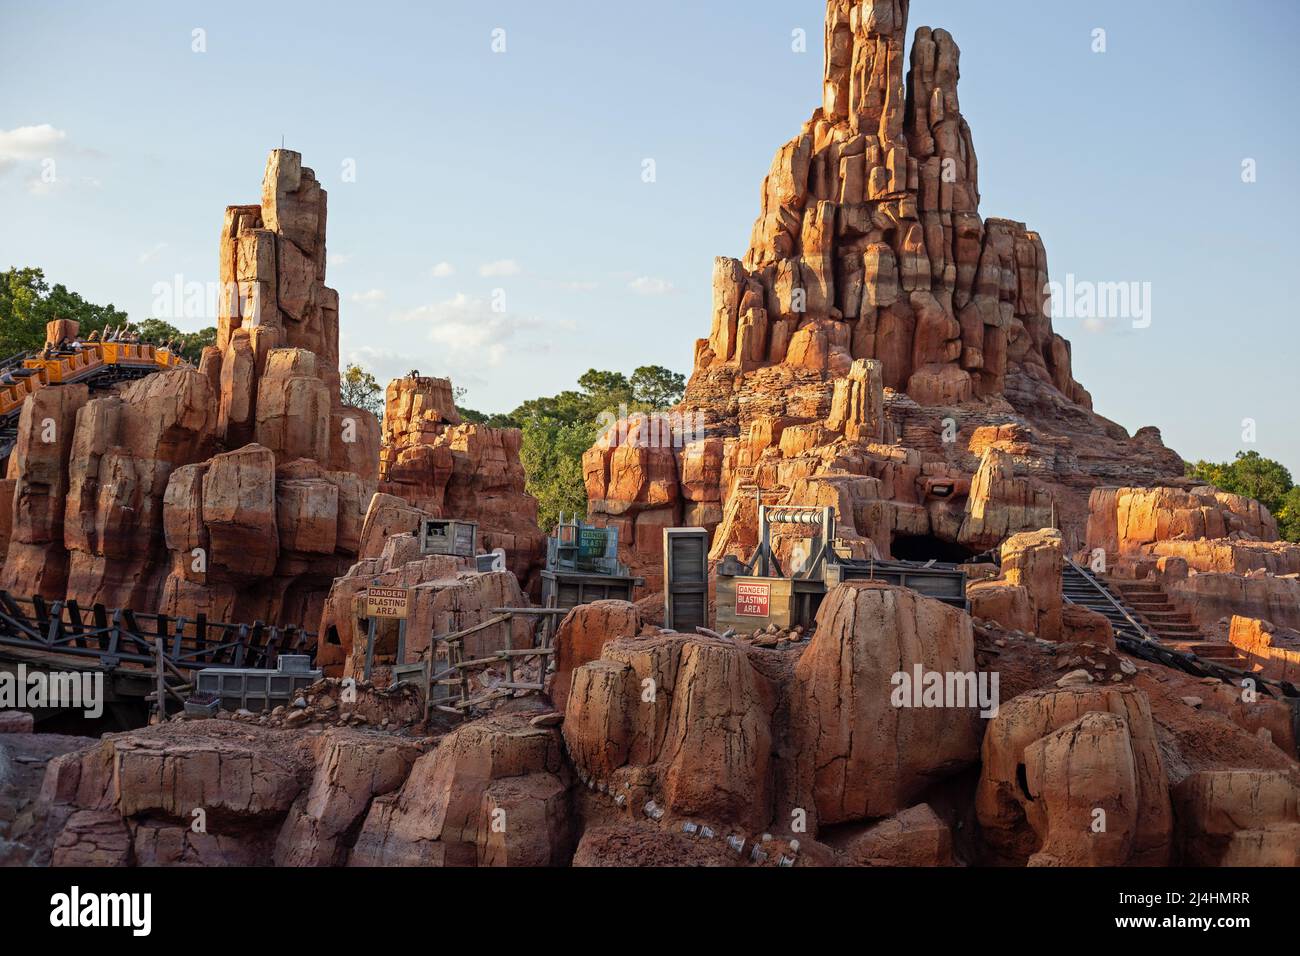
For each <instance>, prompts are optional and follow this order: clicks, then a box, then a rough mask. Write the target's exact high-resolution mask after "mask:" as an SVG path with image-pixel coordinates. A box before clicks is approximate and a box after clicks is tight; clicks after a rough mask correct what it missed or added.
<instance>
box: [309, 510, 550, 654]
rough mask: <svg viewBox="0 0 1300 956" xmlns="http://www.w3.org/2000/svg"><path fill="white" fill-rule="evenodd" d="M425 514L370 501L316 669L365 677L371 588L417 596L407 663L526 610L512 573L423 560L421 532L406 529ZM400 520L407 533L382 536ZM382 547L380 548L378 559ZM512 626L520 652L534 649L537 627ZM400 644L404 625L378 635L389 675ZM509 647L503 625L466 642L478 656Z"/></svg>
mask: <svg viewBox="0 0 1300 956" xmlns="http://www.w3.org/2000/svg"><path fill="white" fill-rule="evenodd" d="M422 515H423V512H420V511H419V510H418V509H414V508H411V507H410V506H408V505H406V504H405V502H403V501H401V500H400V499H396V498H393V497H391V496H389V495H382V494H380V495H375V496H374V498H373V500H372V501H371V503H370V510H369V511H368V512H367V514H366V518H365V529H366V530H365V531H363V532H362V535H363V537H364V539H365V542H366V543H365V545H364V547H363V550H362V551H361V557H360V560H359V561H357V563H356V564H354V565H353V566H352V567H351V568H350V569H349V570H348V572H347V573H346V574H344V575H341V576H340V577H338V578H337V579H336V580H335V581H334V582H333V584H332V586H331V587H330V590H329V595H328V597H327V599H326V600H325V604H324V608H323V611H322V612H321V613H320V615H319V618H318V620H319V621H320V630H319V635H320V636H319V638H318V640H317V648H316V663H317V665H318V666H321V667H323V668H325V670H326V672H327V673H328V674H329V675H331V676H357V677H360V676H361V674H362V673H363V665H364V662H365V645H366V641H365V636H366V621H365V620H364V618H365V614H364V609H363V608H361V607H360V606H359V605H358V601H359V600H364V598H363V597H362V594H363V592H364V591H365V590H366V589H367V588H368V587H369V586H370V585H372V584H375V585H379V586H382V587H403V588H409V589H410V590H411V601H410V610H409V617H408V618H407V622H406V623H407V643H406V650H407V655H408V656H407V660H408V662H409V661H413V660H417V659H420V658H421V656H422V655H426V654H427V653H428V650H429V645H430V643H431V639H432V637H433V635H436V634H451V633H453V632H455V631H458V630H462V629H464V628H467V627H472V626H474V625H475V624H481V623H482V622H483V621H486V620H487V619H488V618H490V617H492V616H493V615H492V613H491V610H492V608H495V607H524V606H526V605H527V603H528V602H527V600H526V598H525V597H524V595H523V592H522V591H521V590H520V587H519V582H518V579H516V578H515V576H514V575H513V574H511V573H510V572H509V571H497V572H491V573H487V574H480V573H478V572H477V571H475V570H474V568H473V565H472V564H471V563H470V561H469V560H467V559H464V558H457V557H453V556H451V555H440V554H434V555H427V556H421V555H420V553H419V551H420V549H419V542H418V541H417V539H416V536H415V534H413V533H412V532H411V531H409V530H405V529H409V528H412V527H413V526H414V525H415V524H418V522H419V518H420V516H422ZM395 520H396V521H398V522H399V525H400V527H402V528H403V530H401V531H396V530H394V531H392V532H391V533H389V534H388V535H387V537H384V536H382V535H381V534H379V533H378V532H379V530H380V529H382V528H383V527H384V526H385V525H386V524H388V523H389V522H393V521H395ZM376 548H379V549H380V550H379V553H378V554H376V553H375V549H376ZM510 626H511V627H512V629H513V638H512V639H513V641H514V646H515V647H527V646H530V643H531V640H532V625H531V623H530V622H529V621H527V620H525V619H523V618H519V619H516V620H515V622H514V623H513V624H512V625H510ZM397 640H398V624H397V622H396V621H383V622H381V623H380V626H379V627H378V629H377V632H376V661H377V662H378V664H379V666H380V668H381V669H382V670H383V671H384V672H386V670H387V667H388V666H389V665H391V664H392V663H393V661H394V660H395V659H396V653H397ZM504 646H505V630H504V626H502V627H497V628H491V629H489V630H487V631H483V632H481V633H479V634H477V635H474V636H472V637H471V638H470V639H469V640H467V642H466V651H467V652H468V653H469V654H470V655H471V657H475V656H482V655H483V654H486V653H488V652H490V651H495V650H498V649H500V648H502V647H504ZM376 673H377V674H378V673H379V672H378V671H377V672H376Z"/></svg>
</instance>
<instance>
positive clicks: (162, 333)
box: [83, 319, 217, 365]
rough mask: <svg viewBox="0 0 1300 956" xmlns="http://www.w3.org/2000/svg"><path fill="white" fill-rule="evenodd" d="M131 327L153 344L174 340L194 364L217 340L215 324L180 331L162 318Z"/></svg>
mask: <svg viewBox="0 0 1300 956" xmlns="http://www.w3.org/2000/svg"><path fill="white" fill-rule="evenodd" d="M133 328H134V329H135V330H136V331H137V332H138V333H139V334H140V341H142V342H149V343H152V344H153V345H165V344H166V343H168V342H174V343H175V345H176V350H177V351H178V352H179V353H180V354H181V355H183V356H184V357H185V359H186V360H187V361H189V362H191V363H192V364H194V365H198V364H199V359H201V358H202V357H203V350H204V349H205V348H207V347H208V346H209V345H214V344H215V343H216V341H217V329H216V327H215V326H208V328H206V329H200V330H199V331H198V332H182V331H181V330H180V329H178V328H176V326H174V325H172V324H171V323H170V322H165V321H163V320H162V319H145V320H144V321H143V322H139V323H136V324H135V325H134V326H133ZM83 334H84V330H83Z"/></svg>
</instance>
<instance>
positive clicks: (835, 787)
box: [564, 582, 983, 835]
mask: <svg viewBox="0 0 1300 956" xmlns="http://www.w3.org/2000/svg"><path fill="white" fill-rule="evenodd" d="M593 644H594V642H593ZM792 663H793V660H792V658H791V657H789V656H787V655H786V654H785V653H783V652H780V651H775V650H766V649H763V648H762V647H760V646H758V645H752V644H745V643H733V642H731V641H720V640H717V639H714V638H709V637H689V636H686V635H682V634H674V633H671V632H660V633H657V634H646V635H643V636H640V637H632V638H620V639H617V640H612V641H609V642H608V643H606V644H605V646H604V651H603V653H602V655H601V658H600V659H599V660H595V661H592V662H590V663H587V664H583V665H582V666H580V667H578V668H577V669H576V670H574V671H573V676H572V684H571V689H570V691H569V694H568V699H567V701H566V705H565V718H564V739H565V744H566V746H567V748H568V753H569V756H570V759H571V760H572V761H573V763H574V766H575V767H576V768H577V771H578V774H579V777H580V779H582V780H583V781H585V782H587V783H588V785H589V786H590V787H592V788H594V789H596V790H598V791H599V792H601V793H608V794H610V795H620V796H622V797H624V798H625V801H624V803H623V804H621V806H622V807H623V808H624V810H625V812H630V813H632V814H633V815H636V814H639V813H640V811H641V808H642V807H644V806H645V805H646V803H647V801H650V800H654V801H655V802H656V804H657V805H658V806H659V807H661V808H663V809H664V810H665V811H666V812H667V813H668V814H670V815H671V816H670V819H673V820H679V819H686V820H704V821H714V822H715V823H716V824H717V825H725V826H733V825H736V824H740V825H743V826H745V827H749V828H753V829H758V828H762V827H767V826H771V825H773V822H774V821H775V825H777V826H778V827H783V826H785V825H787V824H786V823H785V821H787V820H789V819H791V818H792V817H791V814H794V813H798V814H799V816H800V818H801V819H805V820H806V821H807V825H808V831H807V832H808V833H809V834H810V835H815V833H816V831H817V828H818V827H819V826H828V825H831V824H837V823H852V822H860V821H864V820H869V819H873V818H877V817H882V816H889V815H892V814H894V813H896V812H898V811H900V810H904V809H906V808H908V807H910V806H911V805H912V804H913V803H915V797H916V796H917V795H918V794H920V793H921V792H922V791H924V790H925V789H926V788H927V787H929V786H931V785H932V784H935V783H937V782H939V781H942V780H945V779H948V778H950V777H952V776H953V775H955V774H957V773H959V772H960V771H961V770H962V769H964V768H966V767H968V766H970V765H972V764H973V763H974V762H975V760H976V759H977V755H978V752H979V740H980V734H981V732H982V723H983V722H982V720H981V719H980V717H979V708H978V706H969V707H951V708H949V707H928V708H927V707H923V706H915V707H905V706H897V707H896V706H895V705H894V702H893V701H892V699H891V698H892V695H893V693H894V691H895V689H896V681H895V680H894V675H895V674H896V673H897V672H899V671H900V670H903V671H906V672H907V674H908V677H909V679H910V678H911V677H912V676H913V674H914V670H915V669H916V668H917V667H919V668H921V669H922V670H923V671H938V672H940V673H945V674H946V673H951V672H955V671H962V672H965V673H969V674H971V675H972V676H974V672H975V660H974V643H973V639H972V635H971V626H970V620H969V618H968V617H967V616H966V615H965V614H963V613H961V612H960V611H957V610H955V609H953V608H950V607H947V606H946V605H943V604H940V603H939V602H937V601H933V600H930V599H927V598H922V597H920V596H918V595H916V594H914V593H913V592H910V591H906V590H903V589H898V588H890V587H887V586H883V585H879V584H874V583H871V582H863V583H861V584H857V583H855V584H852V585H844V586H841V587H839V588H836V589H835V590H834V591H832V592H831V594H830V595H828V597H827V599H826V602H825V603H824V604H823V605H822V609H821V612H820V613H819V616H818V621H817V631H816V633H815V635H814V636H813V639H812V641H811V643H810V644H809V645H808V646H807V648H806V649H805V650H804V651H803V654H802V657H800V658H799V659H798V663H797V664H794V666H791V665H792ZM918 694H919V690H918ZM917 703H918V704H919V703H920V701H919V700H918V701H917Z"/></svg>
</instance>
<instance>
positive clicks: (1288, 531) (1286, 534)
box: [1274, 485, 1300, 541]
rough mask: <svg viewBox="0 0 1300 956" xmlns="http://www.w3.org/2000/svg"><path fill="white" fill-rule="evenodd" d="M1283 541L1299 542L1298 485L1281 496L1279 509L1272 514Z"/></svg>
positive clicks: (1299, 495)
mask: <svg viewBox="0 0 1300 956" xmlns="http://www.w3.org/2000/svg"><path fill="white" fill-rule="evenodd" d="M1274 517H1276V518H1277V530H1278V534H1279V535H1280V536H1281V538H1282V540H1283V541H1300V485H1296V486H1294V487H1292V489H1291V490H1290V491H1288V492H1287V493H1286V494H1285V495H1283V496H1282V504H1281V507H1279V508H1278V509H1277V512H1276V513H1275V514H1274Z"/></svg>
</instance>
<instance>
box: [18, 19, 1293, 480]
mask: <svg viewBox="0 0 1300 956" xmlns="http://www.w3.org/2000/svg"><path fill="white" fill-rule="evenodd" d="M1298 9H1300V5H1297V4H1295V3H1293V2H1290V0H1241V2H1238V3H1233V4H1224V3H1222V2H1217V0H1179V2H1174V0H1146V2H1141V3H1137V2H1133V0H1128V2H1119V0H1094V2H1090V3H1088V4H1078V3H1067V2H1044V0H1000V2H996V3H994V2H985V3H974V2H971V0H913V4H912V16H911V28H912V29H915V27H917V26H920V25H930V26H936V27H938V26H942V27H944V28H946V29H948V30H949V31H950V32H951V33H952V34H953V36H954V37H955V39H956V40H957V42H958V44H959V45H960V46H961V48H962V83H961V87H960V92H961V99H962V109H963V112H964V114H965V116H966V117H967V119H968V121H969V122H970V124H971V127H972V129H973V133H974V140H975V146H976V150H977V152H978V154H979V158H980V176H981V187H982V192H983V205H982V209H981V211H982V213H983V214H984V215H985V216H1003V217H1007V218H1013V219H1018V220H1022V221H1025V222H1027V223H1028V224H1029V225H1030V227H1031V228H1034V229H1036V230H1038V231H1040V232H1041V233H1042V234H1043V237H1044V240H1045V242H1046V245H1047V251H1048V256H1049V260H1050V263H1051V267H1052V273H1053V277H1054V278H1055V279H1057V280H1058V281H1060V280H1064V278H1065V276H1066V274H1067V273H1071V274H1073V275H1075V276H1076V277H1078V278H1079V279H1082V280H1085V281H1097V282H1112V281H1137V282H1150V283H1151V290H1152V292H1151V296H1152V298H1151V304H1152V316H1151V319H1152V321H1151V325H1150V327H1149V328H1145V329H1132V328H1120V327H1116V326H1113V325H1110V326H1107V327H1106V328H1103V329H1101V330H1098V331H1089V330H1087V329H1085V328H1084V327H1083V324H1082V323H1081V322H1080V321H1079V320H1076V319H1064V320H1062V321H1060V322H1058V330H1059V331H1061V332H1062V333H1063V334H1065V335H1066V336H1067V337H1068V338H1070V339H1071V341H1072V342H1073V343H1074V356H1075V372H1076V377H1078V378H1079V379H1080V380H1081V381H1082V382H1083V383H1084V385H1085V386H1086V387H1088V388H1089V389H1090V390H1091V391H1092V393H1093V395H1094V397H1095V399H1096V404H1097V409H1098V411H1100V412H1101V413H1102V414H1104V415H1107V416H1108V417H1110V418H1113V419H1115V420H1116V421H1118V422H1120V423H1121V424H1123V425H1124V426H1125V427H1126V428H1128V429H1129V430H1130V431H1133V430H1136V429H1137V428H1138V427H1140V426H1143V425H1147V424H1155V425H1158V426H1160V427H1161V428H1162V430H1163V432H1164V435H1165V440H1166V442H1167V443H1168V444H1170V445H1171V446H1172V447H1174V448H1175V449H1177V450H1178V451H1179V452H1181V453H1182V454H1183V455H1184V457H1188V458H1198V457H1211V458H1227V457H1230V456H1231V455H1232V453H1233V452H1234V451H1236V450H1237V449H1239V448H1254V449H1257V450H1258V451H1260V452H1261V453H1262V454H1265V455H1269V456H1272V457H1276V458H1279V459H1281V460H1282V461H1283V462H1284V463H1286V464H1287V465H1288V466H1289V467H1290V468H1291V470H1292V471H1293V473H1295V474H1296V476H1297V477H1298V478H1300V428H1297V427H1296V424H1295V421H1294V416H1295V414H1296V406H1297V402H1296V397H1297V389H1296V387H1295V384H1294V383H1295V381H1296V365H1297V358H1300V349H1297V347H1296V340H1297V332H1296V328H1297V322H1298V320H1300V316H1297V307H1296V304H1295V297H1294V295H1293V294H1292V289H1291V280H1292V279H1293V277H1294V276H1295V275H1297V273H1298V272H1300V270H1298V269H1297V265H1296V239H1295V235H1294V234H1295V230H1296V223H1297V222H1298V221H1300V200H1298V199H1297V195H1298V194H1297V188H1296V183H1297V181H1298V177H1300V168H1298V167H1300V133H1298V132H1297V126H1296V123H1295V117H1296V108H1295V104H1294V101H1293V97H1294V96H1295V94H1296V91H1297V89H1300V82H1297V81H1298V80H1300V66H1297V58H1296V57H1295V56H1294V46H1295V44H1296V42H1297V40H1298V39H1300V13H1298V12H1297V10H1298ZM823 12H824V3H823V2H821V0H780V2H778V0H768V2H758V0H745V2H742V0H712V2H709V3H701V2H700V0H657V2H655V3H647V4H632V3H614V4H611V3H609V2H608V0H604V2H594V0H590V2H589V0H569V2H564V0H557V2H555V3H549V4H541V3H537V2H536V0H532V2H488V0H472V2H471V0H463V2H443V3H429V4H402V3H387V2H380V0H376V2H372V3H367V4H356V3H329V2H316V3H312V4H294V5H290V4H269V3H245V2H235V0H228V2H224V3H222V4H219V5H216V4H211V5H204V4H187V3H177V2H135V3H125V2H96V3H89V2H87V3H72V2H68V3H41V4H35V3H32V4H18V3H14V2H12V0H0V90H3V91H4V95H3V96H2V97H0V268H4V267H8V266H9V265H38V266H41V267H43V268H44V269H45V270H46V274H47V276H48V277H49V278H50V279H51V280H52V281H57V282H63V283H65V284H66V285H68V286H69V287H71V288H73V289H75V290H77V291H79V292H81V293H82V294H83V295H85V296H86V297H87V298H89V299H91V300H92V301H101V302H107V301H111V302H113V303H114V304H115V305H117V306H118V307H119V308H125V309H127V310H129V311H130V312H131V314H132V315H133V317H136V318H145V317H147V316H148V315H149V314H150V313H151V311H152V310H153V309H154V306H155V298H156V293H155V285H156V284H157V283H159V282H167V283H170V282H173V281H174V277H175V276H177V275H180V276H182V277H183V281H185V282H193V281H197V282H211V281H215V279H216V268H217V237H218V232H219V228H220V224H221V217H222V210H223V208H224V207H225V206H226V205H227V204H231V203H242V202H256V201H257V199H258V195H259V184H260V181H261V172H262V166H263V163H264V161H265V158H266V153H267V151H268V150H269V149H271V148H272V147H275V146H278V145H279V144H280V142H281V137H283V139H284V143H285V145H286V146H288V147H290V148H293V149H297V150H299V151H301V152H302V154H303V156H304V162H305V163H306V164H307V165H309V166H311V167H312V168H313V169H315V171H316V173H317V176H318V177H319V178H320V179H321V180H322V182H323V183H324V184H325V186H326V188H327V189H328V190H329V193H330V220H329V250H330V255H331V260H332V261H331V265H330V269H329V277H328V278H329V282H330V284H331V285H334V286H335V287H336V288H338V290H339V292H340V295H341V299H342V341H343V350H344V354H345V357H350V358H355V359H360V360H362V361H364V362H366V363H368V364H369V365H371V366H372V367H373V368H374V369H375V371H376V372H377V374H379V376H380V377H381V378H382V379H384V380H386V379H388V378H390V377H392V376H395V375H399V374H401V373H403V372H405V371H406V370H408V369H410V368H419V369H420V370H421V371H423V372H425V373H426V374H428V373H437V374H449V375H451V376H452V377H453V378H454V379H455V380H456V382H457V383H458V384H462V385H464V386H466V387H467V388H468V389H469V394H468V396H467V399H466V401H467V402H468V403H469V404H471V405H473V406H474V407H477V408H480V409H484V410H492V411H497V410H508V409H510V408H511V407H513V406H514V405H516V404H517V403H518V402H519V401H521V400H523V399H526V398H529V397H533V396H535V395H538V394H550V393H553V392H555V391H559V390H561V389H562V388H566V387H570V386H571V385H572V383H573V382H574V380H575V379H576V377H577V376H578V375H579V374H581V372H583V371H584V370H586V369H587V368H589V367H598V368H616V369H621V370H624V371H630V370H631V369H633V368H635V367H636V366H638V365H643V364H650V363H655V364H662V365H667V366H670V367H672V368H675V369H677V370H679V371H683V372H688V371H689V370H690V364H691V356H692V350H693V346H694V342H695V339H696V338H699V337H701V336H705V335H707V334H708V326H709V314H710V308H709V288H710V276H711V270H712V259H713V257H714V256H716V255H733V256H739V255H741V254H742V253H743V251H744V249H745V246H746V244H747V240H748V237H749V231H750V227H751V226H752V224H753V221H754V218H755V216H756V215H757V212H758V200H759V188H760V185H761V182H762V178H763V175H764V174H765V173H766V171H767V168H768V165H769V163H770V162H771V159H772V156H773V154H774V153H775V151H776V149H777V148H778V147H779V146H780V145H781V144H782V143H783V142H785V141H786V140H787V139H789V138H790V137H791V136H792V135H794V134H795V133H796V132H797V131H798V129H799V126H800V124H801V123H802V122H803V121H804V120H805V119H806V118H807V117H808V116H809V115H810V113H811V111H812V110H813V109H814V108H815V106H816V105H817V103H818V100H819V88H820V76H821V64H822V53H821V46H822V39H821V36H822V33H821V24H822V16H823ZM196 28H198V29H202V30H203V31H205V38H206V52H203V53H196V52H193V50H192V46H193V39H192V38H193V31H194V30H195V29H196ZM498 28H500V29H504V30H505V43H506V50H505V52H504V53H494V52H493V51H492V40H493V31H494V30H496V29H498ZM796 28H802V29H804V30H806V31H807V34H808V49H807V52H806V53H802V54H800V53H796V52H793V51H792V49H791V46H792V44H791V34H792V31H793V30H795V29H796ZM1096 28H1102V29H1105V30H1106V46H1107V49H1106V52H1105V53H1094V52H1093V50H1092V46H1093V36H1092V35H1093V31H1094V29H1096ZM45 126H48V127H50V128H51V129H50V130H42V131H39V132H37V133H29V134H26V135H25V136H17V135H14V131H15V130H18V129H21V128H23V127H45ZM46 158H53V159H54V160H55V163H56V166H55V169H56V170H57V177H56V181H55V182H54V183H52V184H50V183H43V182H41V180H40V175H41V171H42V169H43V168H44V167H42V165H41V162H42V160H43V159H46ZM647 158H649V159H653V160H654V161H655V165H656V172H657V181H656V182H654V183H645V182H643V181H642V175H641V173H642V163H643V161H644V160H645V159H647ZM1245 159H1253V160H1255V162H1256V164H1257V170H1258V174H1257V175H1258V178H1257V181H1256V182H1254V183H1250V184H1247V183H1243V182H1242V176H1241V169H1242V162H1243V160H1245ZM349 160H351V161H353V163H354V164H355V181H354V182H345V181H343V175H344V168H345V163H347V162H348V161H349ZM498 290H501V291H502V292H504V295H505V300H504V301H505V306H506V311H505V313H504V314H501V313H497V312H494V311H493V310H492V309H491V307H490V303H491V302H492V297H493V295H494V294H498ZM176 324H178V325H181V326H183V327H187V328H198V327H200V326H202V325H205V324H212V318H211V317H208V316H202V315H195V316H185V317H182V318H180V319H178V320H177V321H176ZM1245 419H1253V420H1254V421H1255V422H1256V439H1257V440H1256V443H1254V444H1243V441H1242V422H1243V420H1245Z"/></svg>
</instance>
